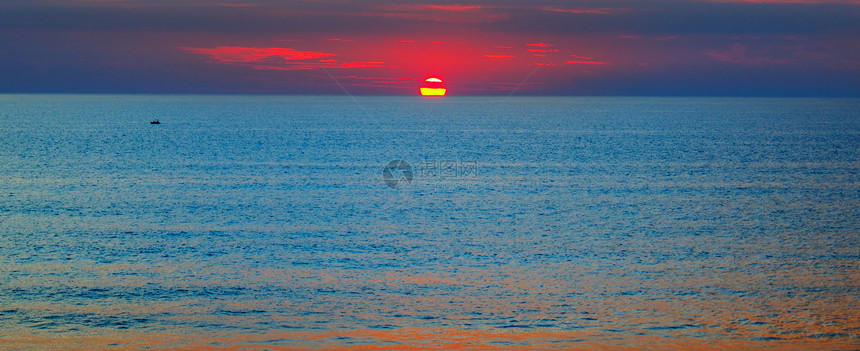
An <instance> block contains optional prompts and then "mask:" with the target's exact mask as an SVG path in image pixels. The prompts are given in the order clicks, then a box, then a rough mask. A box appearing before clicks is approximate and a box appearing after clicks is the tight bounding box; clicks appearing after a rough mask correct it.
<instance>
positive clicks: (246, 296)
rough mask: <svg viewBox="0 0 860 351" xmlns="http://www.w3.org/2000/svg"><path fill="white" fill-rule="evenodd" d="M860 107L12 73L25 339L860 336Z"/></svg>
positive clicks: (433, 344) (4, 254)
mask: <svg viewBox="0 0 860 351" xmlns="http://www.w3.org/2000/svg"><path fill="white" fill-rule="evenodd" d="M858 111H860V100H856V99H855V100H851V99H847V100H838V99H730V98H721V99H711V98H568V97H521V98H510V99H506V98H501V97H499V98H497V97H445V98H442V99H422V98H417V97H416V98H413V97H357V98H350V97H323V96H320V97H302V96H290V97H282V96H109V95H105V96H99V95H82V96H79V95H0V120H2V121H3V123H2V124H0V345H2V344H4V343H5V344H6V345H7V346H8V347H10V348H20V349H32V348H37V349H38V348H49V349H50V348H56V347H59V348H64V349H72V348H80V349H93V348H105V347H116V348H148V347H154V348H175V347H204V348H205V347H234V346H235V347H238V346H241V347H249V348H284V349H292V348H297V347H306V348H322V349H325V348H350V347H352V348H356V349H361V348H364V347H369V346H371V345H376V346H380V345H382V346H384V347H390V348H392V349H403V348H409V347H429V348H469V347H471V348H476V349H511V348H519V347H535V348H568V347H583V348H598V349H599V348H602V347H607V346H609V347H611V346H615V347H625V346H626V347H644V346H646V345H651V346H653V345H657V346H656V347H659V348H676V347H681V348H683V347H693V348H695V347H699V348H701V347H703V345H704V346H710V347H714V346H716V347H748V348H759V347H765V348H766V347H777V348H784V347H799V348H844V347H848V348H850V347H852V346H851V345H853V347H856V346H857V345H860V312H858V311H860V308H858V303H860V270H858V268H860V221H858V218H860V114H858ZM155 119H158V120H160V121H161V122H162V123H161V124H159V125H152V124H150V123H149V122H150V121H151V120H155ZM392 160H402V161H405V162H406V163H408V164H409V165H410V167H411V170H412V173H411V175H412V178H411V179H407V178H399V177H400V176H401V175H402V174H400V173H397V177H398V178H396V179H394V180H395V181H397V180H399V181H400V182H397V183H396V187H395V188H392V187H389V186H388V184H386V182H385V181H384V179H383V170H384V169H385V167H386V165H387V164H388V163H389V161H392ZM407 180H408V181H407ZM58 345H59V346H58ZM0 348H4V347H2V346H0Z"/></svg>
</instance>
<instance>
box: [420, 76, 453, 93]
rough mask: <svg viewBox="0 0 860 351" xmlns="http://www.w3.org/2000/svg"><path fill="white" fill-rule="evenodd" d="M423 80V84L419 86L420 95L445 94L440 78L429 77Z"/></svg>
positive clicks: (445, 90)
mask: <svg viewBox="0 0 860 351" xmlns="http://www.w3.org/2000/svg"><path fill="white" fill-rule="evenodd" d="M424 82H425V84H424V86H422V87H421V96H445V93H446V92H447V89H445V87H443V86H442V80H441V79H439V78H436V77H430V78H427V79H426V80H424Z"/></svg>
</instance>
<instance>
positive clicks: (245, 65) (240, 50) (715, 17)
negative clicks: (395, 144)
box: [0, 0, 860, 97]
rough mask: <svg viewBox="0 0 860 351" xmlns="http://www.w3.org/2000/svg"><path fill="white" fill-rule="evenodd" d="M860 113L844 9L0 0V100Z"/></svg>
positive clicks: (856, 14) (858, 8)
mask: <svg viewBox="0 0 860 351" xmlns="http://www.w3.org/2000/svg"><path fill="white" fill-rule="evenodd" d="M431 76H432V77H439V78H441V79H442V80H443V81H444V84H445V86H446V88H448V92H449V95H589V96H590V95H621V96H812V97H819V96H820V97H860V0H831V1H827V0H820V1H816V0H758V1H744V0H652V1H643V0H593V1H578V0H568V1H561V0H535V1H513V0H501V1H456V2H452V1H443V0H439V1H390V0H353V1H351V0H303V1H299V0H296V1H290V0H282V1H275V0H2V1H0V92H2V93H156V94H169V93H194V94H210V93H212V94H346V93H350V94H354V95H364V94H370V95H417V92H418V88H419V86H420V85H421V84H422V82H423V81H424V79H426V78H428V77H431Z"/></svg>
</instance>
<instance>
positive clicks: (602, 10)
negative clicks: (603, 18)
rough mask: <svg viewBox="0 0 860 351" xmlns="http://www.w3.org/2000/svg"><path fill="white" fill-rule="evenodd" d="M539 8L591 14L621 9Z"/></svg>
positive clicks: (602, 13)
mask: <svg viewBox="0 0 860 351" xmlns="http://www.w3.org/2000/svg"><path fill="white" fill-rule="evenodd" d="M541 10H543V11H549V12H562V13H573V14H591V15H608V14H611V13H613V12H615V11H619V10H623V9H611V8H600V9H560V8H551V7H544V8H542V9H541Z"/></svg>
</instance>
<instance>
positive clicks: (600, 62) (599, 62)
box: [564, 61, 607, 65]
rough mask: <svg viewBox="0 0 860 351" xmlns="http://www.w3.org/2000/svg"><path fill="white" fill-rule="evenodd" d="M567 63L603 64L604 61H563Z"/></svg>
mask: <svg viewBox="0 0 860 351" xmlns="http://www.w3.org/2000/svg"><path fill="white" fill-rule="evenodd" d="M564 63H567V64H575V65H605V64H607V63H606V62H602V61H565V62H564Z"/></svg>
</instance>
